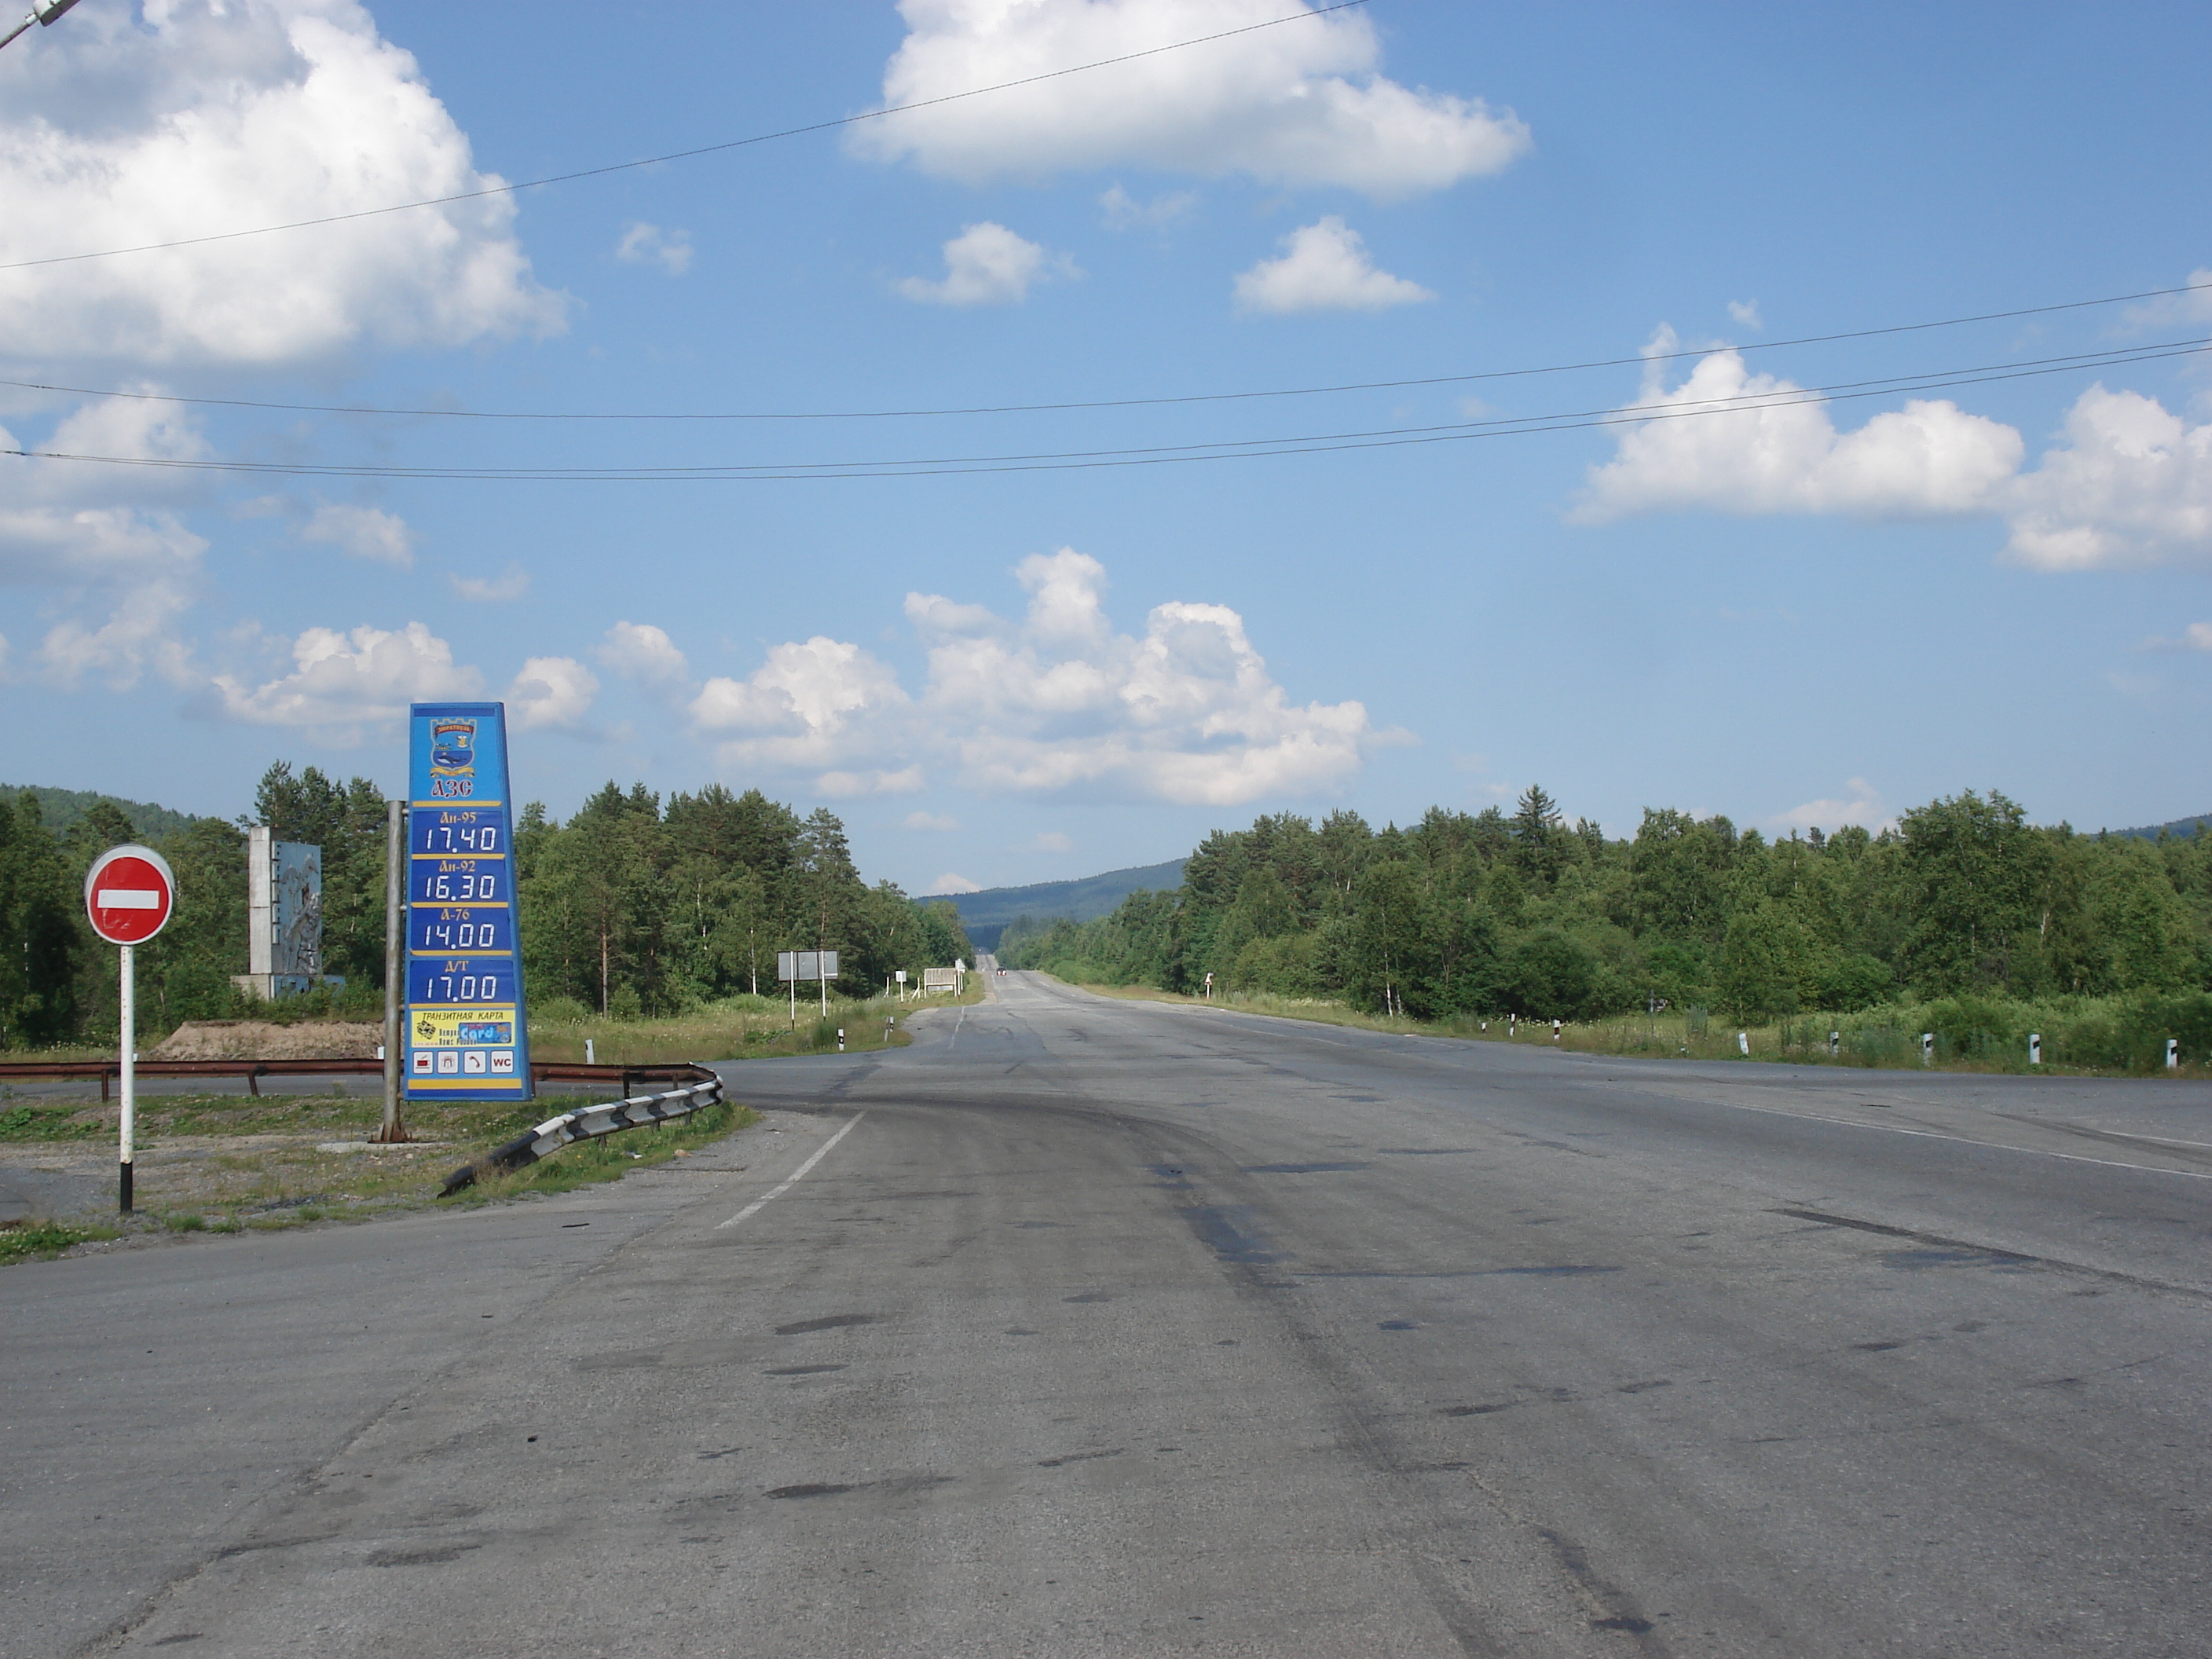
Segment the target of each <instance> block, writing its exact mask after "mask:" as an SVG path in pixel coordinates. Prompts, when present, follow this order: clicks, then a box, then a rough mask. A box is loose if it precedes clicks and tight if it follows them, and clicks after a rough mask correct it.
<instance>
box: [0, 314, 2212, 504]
mask: <svg viewBox="0 0 2212 1659" xmlns="http://www.w3.org/2000/svg"><path fill="white" fill-rule="evenodd" d="M2208 351H2212V337H2205V338H2199V339H2191V340H2184V341H2172V342H2164V343H2158V344H2155V345H2147V346H2140V347H2127V348H2122V349H2117V350H2113V351H2107V352H2088V353H2078V354H2073V355H2069V356H2063V357H2053V358H2042V359H2037V360H2034V361H2033V362H2027V363H2019V362H2013V363H1999V364H1985V365H1980V366H1978V367H1974V368H1959V369H1946V370H1936V371H1930V372H1929V373H1926V374H1912V375H1902V376H1893V377H1887V378H1885V379H1882V380H1867V381H1846V382H1840V383H1838V384H1836V385H1832V386H1793V387H1788V388H1783V389H1778V390H1776V391H1773V392H1753V393H1747V394H1738V395H1735V396H1730V397H1727V398H1689V399H1680V400H1676V401H1674V402H1671V403H1662V404H1630V405H1629V406H1627V407H1626V408H1620V409H1607V410H1570V411H1565V412H1562V413H1555V414H1550V415H1531V416H1508V417H1501V418H1499V419H1497V420H1489V421H1469V422H1455V423H1452V424H1449V425H1444V426H1429V427H1394V428H1381V429H1377V430H1372V431H1361V432H1339V433H1323V434H1314V435H1302V436H1292V437H1277V438H1252V439H1242V440H1231V441H1217V442H1213V443H1202V444H1182V445H1153V446H1146V447H1138V448H1129V449H1117V450H1076V451H1067V452H1061V453H1031V454H1014V455H977V456H949V457H925V458H907V459H881V460H861V461H815V462H789V461H784V462H763V463H750V464H748V463H719V464H712V465H698V466H645V467H610V466H588V467H519V466H470V467H430V466H406V465H391V464H380V465H342V464H327V465H325V464H311V463H306V462H287V461H240V460H201V459H182V458H149V457H137V456H122V455H85V454H73V453H63V452H58V451H48V450H26V449H9V450H0V454H8V455H14V456H17V457H20V458H21V459H28V460H55V461H78V462H84V463H88V464H95V465H112V466H137V467H151V468H156V469H161V470H165V471H190V472H229V473H242V474H251V475H257V476H258V475H275V476H280V477H343V478H380V479H397V478H408V479H429V480H447V481H454V480H458V481H469V482H501V483H694V482H698V483H753V482H762V483H765V482H774V481H792V480H798V479H805V478H817V479H840V478H886V477H945V476H957V475H962V474H968V473H978V472H1042V471H1087V470H1092V469H1097V468H1103V467H1123V466H1158V465H1169V464H1175V463H1188V462H1194V461H1223V460H1246V459H1261V458H1264V457H1267V456H1275V455H1303V454H1315V453H1332V452H1335V451H1340V450H1347V449H1381V448H1396V447H1407V446H1410V445H1419V444H1431V443H1449V442H1457V441H1467V440H1470V439H1478V438H1500V437H1513V436H1522V435H1530V434H1534V433H1544V432H1565V431H1575V430H1582V429H1586V428H1593V427H1611V426H1632V425H1641V424H1643V423H1644V422H1651V421H1662V420H1682V419H1688V418H1693V417H1698V416H1712V415H1726V414H1740V413H1747V412H1755V411H1758V410H1766V409H1777V408H1789V407H1792V406H1795V405H1797V404H1818V403H1829V402H1838V403H1840V402H1851V401H1857V400H1860V399H1863V398H1879V397H1889V396H1894V395H1896V394H1897V393H1899V392H1933V391H1940V390H1943V389H1946V388H1949V387H1954V386H1980V385H1987V384H1990V383H1991V382H1994V381H2001V380H2027V379H2033V378H2036V377H2039V376H2044V375H2051V374H2068V373H2074V372H2078V371H2080V370H2082V369H2086V368H2113V367H2118V366H2122V365H2125V364H2129V363H2137V362H2156V361H2159V360H2161V359H2165V358H2171V357H2182V356H2199V355H2203V354H2204V353H2206V352H2208Z"/></svg>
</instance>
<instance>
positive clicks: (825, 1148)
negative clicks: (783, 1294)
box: [714, 1112, 867, 1232]
mask: <svg viewBox="0 0 2212 1659" xmlns="http://www.w3.org/2000/svg"><path fill="white" fill-rule="evenodd" d="M866 1116H867V1114H866V1112H855V1113H854V1114H853V1115H852V1116H850V1117H849V1118H847V1119H846V1120H845V1127H843V1128H842V1129H840V1130H838V1131H837V1133H836V1134H834V1135H831V1136H830V1137H829V1139H827V1140H825V1141H823V1143H822V1144H821V1145H820V1146H817V1147H816V1148H815V1149H814V1152H813V1154H812V1155H811V1157H809V1158H807V1160H806V1162H805V1163H804V1164H800V1165H799V1167H798V1168H797V1169H795V1170H793V1171H792V1172H791V1174H790V1175H789V1176H787V1178H786V1179H785V1180H784V1181H783V1182H781V1183H780V1184H779V1185H777V1186H776V1187H775V1188H773V1189H772V1190H770V1191H769V1192H767V1193H764V1194H762V1195H761V1196H760V1197H758V1198H757V1199H755V1200H753V1201H752V1202H751V1203H750V1204H748V1205H746V1206H745V1207H744V1209H742V1210H740V1211H738V1212H737V1213H736V1214H735V1215H733V1216H732V1217H731V1218H729V1219H728V1220H727V1221H717V1222H716V1223H715V1224H714V1231H716V1232H720V1231H722V1229H723V1228H725V1227H734V1226H736V1225H738V1223H739V1222H740V1221H743V1220H744V1218H746V1217H747V1216H749V1215H750V1214H752V1213H753V1212H755V1211H757V1210H758V1209H759V1208H760V1207H761V1206H763V1205H764V1204H767V1203H769V1201H771V1200H775V1199H778V1198H781V1197H782V1196H783V1195H784V1194H786V1193H787V1192H789V1191H790V1190H791V1189H792V1188H793V1187H795V1186H797V1185H798V1184H799V1182H800V1181H801V1180H803V1179H804V1178H805V1175H806V1172H807V1171H808V1170H811V1169H812V1168H813V1167H814V1166H815V1165H816V1164H819V1163H820V1162H821V1161H822V1160H823V1158H827V1157H829V1149H830V1148H831V1147H832V1146H836V1144H837V1143H838V1142H839V1141H841V1140H842V1139H844V1138H845V1137H846V1136H847V1135H848V1134H850V1133H853V1126H854V1124H856V1123H858V1122H859V1121H860V1120H861V1119H862V1118H864V1117H866Z"/></svg>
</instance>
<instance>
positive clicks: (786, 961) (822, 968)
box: [775, 951, 837, 982]
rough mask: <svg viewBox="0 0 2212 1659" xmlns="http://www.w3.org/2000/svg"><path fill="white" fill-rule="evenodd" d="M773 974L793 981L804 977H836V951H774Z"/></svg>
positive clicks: (827, 978)
mask: <svg viewBox="0 0 2212 1659" xmlns="http://www.w3.org/2000/svg"><path fill="white" fill-rule="evenodd" d="M775 976H776V977H777V978H778V979H780V980H785V979H787V980H791V981H794V982H796V981H799V980H805V979H822V980H829V979H835V978H836V977H837V953H836V951H777V952H776V953H775Z"/></svg>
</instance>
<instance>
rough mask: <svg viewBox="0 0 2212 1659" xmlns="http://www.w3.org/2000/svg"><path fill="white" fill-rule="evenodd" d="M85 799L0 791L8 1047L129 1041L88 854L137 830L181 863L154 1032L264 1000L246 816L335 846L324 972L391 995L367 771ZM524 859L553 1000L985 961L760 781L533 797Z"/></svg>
mask: <svg viewBox="0 0 2212 1659" xmlns="http://www.w3.org/2000/svg"><path fill="white" fill-rule="evenodd" d="M71 808H72V816H71V817H70V822H69V823H68V825H67V827H66V829H64V830H62V831H60V832H57V831H56V830H55V829H52V828H51V827H50V826H49V825H48V824H47V823H46V816H45V812H44V809H43V805H42V803H41V800H40V797H39V795H38V794H37V793H36V792H34V791H29V790H25V791H21V792H19V793H15V795H14V796H13V797H12V798H9V797H7V796H0V1048H42V1047H49V1046H52V1045H55V1044H59V1043H68V1042H94V1041H99V1040H101V1039H103V1038H104V1039H106V1040H107V1041H111V1042H112V1040H113V1036H114V1032H115V1027H116V983H115V975H116V955H115V951H114V950H113V949H112V947H110V946H107V945H101V944H100V942H99V941H98V940H97V939H95V938H94V936H93V933H92V931H91V928H90V927H89V926H88V923H87V921H86V920H85V914H84V899H83V889H84V877H85V872H86V871H87V870H88V869H89V868H90V867H91V864H92V860H94V858H96V857H98V856H99V854H100V853H102V852H104V851H105V850H106V848H110V847H112V846H114V845H116V844H117V843H118V842H131V841H139V842H145V843H146V844H147V845H149V846H151V847H153V848H155V850H156V851H157V852H159V853H160V854H161V855H162V856H163V857H164V858H166V859H167V860H168V861H169V864H170V866H171V867H172V868H173V869H174V871H175V872H176V875H177V887H178V895H179V897H178V904H177V910H176V915H175V916H174V918H173V920H172V921H170V923H169V926H168V927H167V928H166V929H164V930H163V932H162V933H161V936H160V937H159V938H157V939H155V940H153V941H152V942H151V943H150V944H148V945H141V946H139V947H138V955H137V981H138V1004H139V1010H140V1013H139V1019H140V1023H141V1026H142V1029H143V1030H149V1031H155V1030H160V1031H166V1030H168V1029H170V1028H172V1027H173V1026H174V1025H175V1024H178V1023H179V1022H180V1021H183V1020H186V1019H210V1018H227V1017H234V1016H237V1015H240V1014H243V1013H246V1012H253V1011H254V1009H255V1008H256V1007H258V1005H249V1004H246V1003H243V1002H241V1000H240V998H239V996H238V994H237V993H236V992H235V990H234V988H233V987H232V985H231V982H230V981H231V976H232V975H234V974H243V973H245V972H246V835H245V831H244V829H243V828H242V827H241V826H243V825H244V824H246V823H265V824H268V825H269V826H270V828H271V829H274V830H275V832H276V838H277V839H278V840H280V841H299V842H312V843H313V844H314V845H316V846H319V847H320V848H322V849H323V854H322V870H323V960H324V964H325V971H326V972H328V973H330V974H332V975H339V976H343V978H344V979H345V980H346V981H347V985H346V988H345V991H344V993H343V996H342V997H340V998H339V999H337V1000H338V1001H339V1002H340V1003H341V1004H343V1005H349V1006H355V1007H357V1008H361V1009H371V1008H375V1007H379V1006H381V1002H382V994H383V985H384V865H385V846H384V840H385V805H384V796H383V793H382V791H380V789H379V788H378V787H376V785H375V784H374V783H373V782H371V781H369V780H368V779H366V778H354V779H352V780H350V781H348V782H346V783H343V784H341V783H339V782H338V781H337V780H336V779H334V778H331V777H328V776H325V775H324V774H323V773H322V772H321V771H319V769H316V768H314V767H312V766H310V767H307V769H304V770H301V771H296V772H295V770H294V769H293V768H292V767H291V766H290V765H289V763H284V762H279V763H276V765H273V766H271V767H270V769H269V770H268V771H267V772H266V773H265V774H264V775H263V776H262V779H261V781H260V784H259V787H258V788H257V789H256V790H255V792H254V800H253V811H252V814H251V815H250V816H248V817H242V818H240V820H239V822H238V823H225V822H223V821H222V820H220V819H216V818H194V819H190V820H185V827H183V828H171V829H167V832H166V833H164V832H161V831H160V830H157V829H151V828H149V826H147V825H143V824H139V823H135V822H134V821H133V820H132V817H131V815H130V813H128V812H126V811H125V810H124V807H123V806H122V805H118V803H117V802H115V801H114V800H112V799H105V798H88V799H83V800H78V801H73V802H72V803H71ZM156 810H157V811H158V809H156ZM157 822H158V821H157ZM515 850H516V854H517V861H518V864H519V866H520V902H521V908H522V941H523V965H524V974H525V984H526V988H527V990H528V992H529V995H530V999H531V1002H532V1006H534V1007H538V1008H541V1009H542V1008H544V1006H546V1005H547V1004H548V1003H549V1002H550V1001H551V1000H553V999H556V998H561V999H573V1000H574V1001H575V1002H577V1003H579V1004H581V1005H583V1006H584V1007H585V1008H587V1009H596V1010H599V1011H601V1012H611V1013H614V1014H617V1015H635V1014H652V1013H671V1012H678V1011H679V1010H681V1009H683V1008H685V1007H689V1006H696V1005H697V1004H699V1003H702V1002H706V1001H709V1000H715V999H718V998H720V997H724V996H727V995H730V994H733V993H737V992H744V991H750V990H752V989H753V988H755V987H756V986H757V987H760V988H761V989H763V991H765V992H766V993H768V994H774V993H775V991H776V989H777V984H776V979H775V953H776V952H777V951H781V950H817V949H829V950H834V951H839V952H840V953H841V960H840V962H839V964H838V965H839V968H840V969H841V977H840V979H839V981H837V985H836V987H835V988H838V989H842V990H844V991H846V992H848V994H852V993H857V994H862V995H865V994H866V993H867V991H868V990H869V988H870V987H877V986H880V985H881V984H882V982H883V981H884V979H885V977H887V976H888V975H890V974H892V973H893V972H895V971H896V969H902V968H903V969H907V970H908V973H909V974H910V975H912V976H913V977H914V978H915V979H916V980H919V979H920V977H921V969H923V968H925V967H937V966H944V965H946V964H949V963H951V962H952V961H953V960H954V959H955V958H956V957H969V956H972V955H973V951H971V950H970V948H969V944H968V940H967V938H966V936H965V935H964V934H963V933H962V932H961V930H960V921H959V917H958V915H957V913H956V912H955V911H954V910H953V908H952V907H951V905H950V904H947V903H945V902H943V901H938V902H930V903H920V902H915V900H912V899H909V898H908V896H906V895H905V894H904V893H903V892H902V891H900V890H899V889H898V888H897V887H896V886H895V885H893V884H890V883H889V882H882V883H878V884H876V885H875V886H873V887H870V886H868V885H867V884H865V883H864V882H863V881H862V880H861V879H860V874H859V872H857V871H856V870H854V866H853V861H852V857H851V854H850V852H849V850H848V848H847V845H846V839H845V830H844V826H843V824H842V823H840V822H839V821H838V819H837V817H836V814H834V813H832V812H830V811H827V810H826V809H823V810H817V811H815V812H814V813H813V814H811V816H810V817H805V818H804V819H802V818H800V817H799V816H798V814H797V813H796V812H794V811H793V810H792V809H791V808H790V807H788V806H784V805H778V804H777V803H775V802H774V801H771V800H769V799H767V798H766V797H765V796H764V795H763V794H761V793H760V792H759V791H757V790H747V791H746V792H745V793H743V794H742V795H738V794H732V793H730V792H729V791H728V790H726V789H725V788H723V787H721V786H720V785H719V784H716V785H709V786H708V787H707V788H705V789H702V791H700V792H699V793H697V794H696V795H686V794H678V795H674V796H672V797H671V798H670V799H669V801H668V803H667V806H666V810H665V811H663V810H662V808H661V805H660V802H659V797H657V796H655V795H653V794H652V793H649V792H648V791H647V790H646V789H645V788H644V787H643V786H639V787H636V788H634V789H632V790H630V791H629V792H628V793H624V792H623V791H622V790H621V789H619V788H618V787H616V786H615V785H614V784H611V783H610V784H608V785H607V786H606V787H605V788H604V789H601V790H600V791H599V793H596V794H594V795H593V796H592V798H591V799H589V800H588V801H586V803H585V804H584V806H583V808H582V809H581V810H580V811H578V812H577V813H576V814H575V815H574V817H571V818H569V819H568V822H567V823H556V821H555V820H554V819H553V818H551V817H549V816H548V815H547V813H546V811H545V809H544V807H543V806H540V805H531V806H529V807H527V808H526V809H525V811H524V813H523V817H522V819H521V821H520V823H519V824H518V825H517V834H516V837H515ZM327 1000H328V999H320V1000H317V1002H316V1003H315V1004H314V1005H313V1006H321V1005H322V1002H324V1001H327Z"/></svg>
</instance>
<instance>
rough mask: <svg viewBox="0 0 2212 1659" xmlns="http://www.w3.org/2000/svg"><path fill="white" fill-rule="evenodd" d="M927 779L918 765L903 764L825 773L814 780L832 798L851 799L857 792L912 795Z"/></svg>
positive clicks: (925, 784)
mask: <svg viewBox="0 0 2212 1659" xmlns="http://www.w3.org/2000/svg"><path fill="white" fill-rule="evenodd" d="M928 781H929V780H928V779H927V777H925V776H924V775H922V770H921V768H920V767H919V766H902V767H900V768H899V769H897V770H896V771H892V770H890V769H888V768H883V767H878V768H877V769H874V770H872V771H859V772H824V773H823V774H822V775H821V776H819V777H817V778H816V779H815V780H814V787H816V788H817V789H818V790H820V791H821V792H822V793H823V794H825V795H828V796H829V797H830V798H831V799H835V800H849V799H852V798H853V797H854V796H856V795H911V794H913V793H915V791H916V790H917V789H921V788H923V787H927V784H928Z"/></svg>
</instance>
